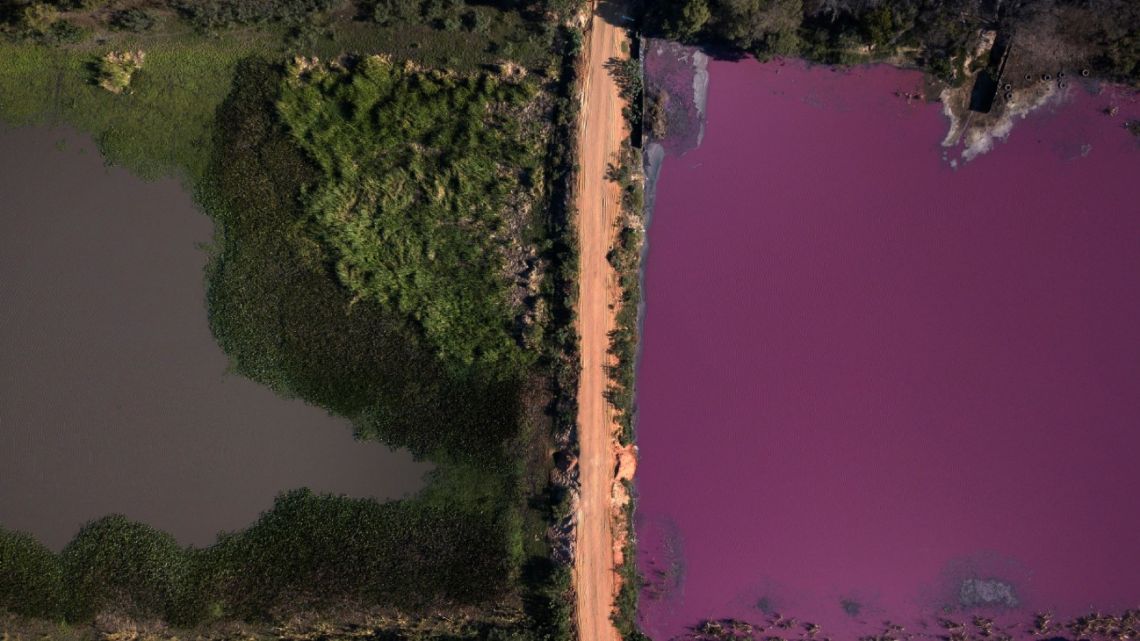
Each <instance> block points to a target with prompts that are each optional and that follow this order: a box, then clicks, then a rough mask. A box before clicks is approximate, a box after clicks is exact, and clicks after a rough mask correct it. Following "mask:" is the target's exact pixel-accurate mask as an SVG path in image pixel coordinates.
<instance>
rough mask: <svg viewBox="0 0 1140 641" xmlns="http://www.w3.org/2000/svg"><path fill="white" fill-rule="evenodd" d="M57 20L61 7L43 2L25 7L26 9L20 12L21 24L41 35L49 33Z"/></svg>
mask: <svg viewBox="0 0 1140 641" xmlns="http://www.w3.org/2000/svg"><path fill="white" fill-rule="evenodd" d="M57 20H59V9H56V8H55V7H53V6H51V5H48V4H44V3H42V2H36V3H33V4H30V5H28V6H26V7H24V11H23V12H22V13H21V14H20V26H22V27H24V28H25V29H27V30H28V31H31V32H32V33H35V34H39V35H45V34H47V33H48V31H49V30H50V29H51V26H52V25H53V24H55V22H56V21H57Z"/></svg>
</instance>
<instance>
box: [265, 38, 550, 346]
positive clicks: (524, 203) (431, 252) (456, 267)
mask: <svg viewBox="0 0 1140 641" xmlns="http://www.w3.org/2000/svg"><path fill="white" fill-rule="evenodd" d="M291 74H292V76H293V78H292V81H291V82H289V83H288V85H287V89H286V90H285V91H284V92H283V93H282V97H281V100H280V102H279V103H278V108H279V110H280V112H281V114H282V116H283V119H284V121H285V123H286V126H287V127H288V129H289V132H290V134H291V135H292V136H293V138H294V140H295V141H296V143H297V145H298V147H300V148H301V149H302V150H303V151H304V153H305V154H306V156H308V157H309V158H311V159H312V160H313V161H314V162H315V164H316V165H317V167H318V171H319V173H320V176H321V178H320V179H318V180H316V181H314V182H313V183H311V185H310V188H309V190H308V191H307V192H306V193H305V194H304V196H303V199H304V201H305V211H306V215H307V217H308V221H307V222H308V224H310V225H311V226H312V227H313V231H312V232H311V235H312V236H313V237H315V238H317V239H319V240H320V242H321V244H322V249H323V250H324V251H325V252H327V253H328V255H329V258H328V259H326V258H325V257H324V256H314V257H313V260H315V261H318V262H324V261H325V260H328V262H330V263H331V264H332V265H333V266H334V269H335V271H336V274H337V276H338V278H339V279H340V281H341V283H342V284H343V285H344V286H345V287H346V288H347V289H348V291H349V292H350V293H351V294H352V296H353V298H354V299H355V300H364V299H367V300H375V301H377V302H379V303H382V304H385V305H386V306H387V307H389V308H392V309H396V310H398V311H399V312H400V313H401V314H404V315H407V316H409V317H410V318H412V319H414V321H415V322H416V323H417V324H418V325H419V327H420V328H421V329H422V330H423V332H424V335H425V337H426V340H427V342H428V343H429V344H430V345H431V346H432V347H433V349H435V350H436V351H437V352H438V353H439V355H440V357H441V358H442V359H443V360H444V361H445V362H447V363H449V364H451V363H454V364H458V365H461V366H464V367H466V366H470V365H473V364H475V363H476V362H478V363H479V364H481V365H482V364H486V365H495V366H499V367H515V366H518V365H522V364H525V363H526V362H527V361H528V360H529V358H528V357H526V356H524V355H523V354H522V353H521V350H520V347H519V345H518V344H517V342H516V339H515V337H514V336H513V335H512V327H513V326H514V325H515V317H516V316H517V315H519V313H520V312H521V311H522V310H516V309H512V305H511V301H510V297H511V293H512V292H511V291H510V289H511V287H510V284H511V283H510V280H508V279H507V278H505V277H504V276H505V274H506V275H514V274H521V272H522V271H523V270H524V269H526V268H527V265H526V264H525V258H526V257H525V256H522V255H516V254H518V252H520V251H522V248H521V247H520V246H519V244H518V237H517V235H515V234H512V233H510V232H511V229H512V228H513V229H520V228H525V227H526V226H527V224H528V223H529V221H528V220H527V219H526V216H527V213H528V209H529V207H530V206H531V205H532V203H531V202H530V198H529V197H528V195H529V192H530V190H536V191H539V192H541V190H542V182H543V180H544V177H543V174H542V160H543V151H544V150H543V148H542V146H541V141H542V139H541V137H540V136H539V135H538V133H539V132H537V131H534V132H531V133H532V135H531V136H529V137H528V136H527V135H526V133H524V131H523V128H522V126H521V123H522V122H523V119H521V118H520V117H519V115H520V114H521V113H523V112H524V111H525V110H526V108H527V105H528V104H533V103H534V101H535V97H536V94H537V87H536V86H535V85H534V84H533V83H526V82H514V81H512V80H511V79H510V78H509V77H503V76H502V75H500V76H492V75H490V74H487V73H482V74H478V75H472V76H467V77H462V76H457V75H454V74H447V73H441V72H422V71H418V70H416V69H414V68H412V67H410V66H398V65H393V64H391V63H390V62H388V61H386V60H384V59H382V58H380V57H370V58H366V59H364V60H361V61H360V62H359V63H357V64H356V65H355V68H354V69H353V70H352V71H351V72H350V71H348V70H347V69H344V68H341V67H334V68H332V69H325V68H321V67H318V68H309V67H307V66H305V65H302V64H295V65H293V67H292V69H291ZM528 138H529V139H528ZM512 218H514V219H513V220H512Z"/></svg>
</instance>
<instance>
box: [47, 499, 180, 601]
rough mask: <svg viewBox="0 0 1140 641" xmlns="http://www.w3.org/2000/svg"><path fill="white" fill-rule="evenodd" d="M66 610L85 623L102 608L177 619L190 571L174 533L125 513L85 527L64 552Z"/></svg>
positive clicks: (63, 597) (62, 562) (62, 554)
mask: <svg viewBox="0 0 1140 641" xmlns="http://www.w3.org/2000/svg"><path fill="white" fill-rule="evenodd" d="M60 560H61V564H62V566H63V576H64V580H63V582H62V585H63V586H66V587H65V589H64V590H63V594H62V595H61V596H62V598H61V599H60V600H61V601H63V602H64V603H65V607H64V612H65V613H66V615H67V617H68V618H69V619H71V620H77V621H82V620H85V619H88V618H90V617H92V616H94V615H95V613H96V612H98V611H99V610H101V609H105V608H115V609H121V610H122V611H125V612H127V613H129V614H131V615H134V616H138V617H153V616H165V617H172V616H173V615H174V614H175V612H176V610H175V608H176V607H177V606H178V604H179V601H180V599H182V598H184V594H183V593H184V592H185V590H184V589H183V586H184V584H185V582H186V577H187V571H188V569H189V556H188V554H187V552H186V551H185V550H183V549H182V548H181V547H180V546H179V545H178V543H177V542H176V541H175V540H174V537H172V536H170V535H169V534H166V533H164V532H159V531H158V530H155V529H154V528H151V527H149V526H147V525H143V524H141V523H134V522H132V521H128V520H127V519H126V518H125V517H123V516H121V515H112V516H107V517H104V518H101V519H98V520H96V521H92V522H91V523H88V524H87V525H85V526H84V527H83V528H82V529H81V530H79V533H78V534H76V535H75V538H73V539H72V540H71V543H69V544H68V545H67V547H65V548H64V550H63V552H62V553H61V554H60Z"/></svg>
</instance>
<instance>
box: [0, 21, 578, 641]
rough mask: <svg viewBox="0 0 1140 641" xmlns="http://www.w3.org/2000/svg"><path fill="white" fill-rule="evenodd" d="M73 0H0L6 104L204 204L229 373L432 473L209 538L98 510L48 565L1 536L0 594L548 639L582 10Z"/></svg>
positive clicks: (569, 406) (568, 384) (293, 503)
mask: <svg viewBox="0 0 1140 641" xmlns="http://www.w3.org/2000/svg"><path fill="white" fill-rule="evenodd" d="M96 4H99V5H100V6H98V7H96V6H94V5H90V4H85V3H81V2H73V1H71V0H60V1H58V2H49V3H44V4H43V6H42V7H40V8H38V9H36V10H35V11H36V12H37V13H36V14H35V15H32V16H30V17H31V18H32V20H31V21H29V20H28V19H27V18H28V16H25V15H24V11H23V9H25V8H26V7H27V6H28V5H27V3H25V2H23V1H22V0H0V56H2V58H0V59H2V60H3V61H4V62H2V63H0V122H5V123H19V124H34V123H42V122H62V123H67V124H70V125H73V126H75V127H77V128H79V129H81V130H84V131H88V132H91V133H92V134H93V135H94V136H95V139H96V140H97V141H98V144H99V146H100V149H101V151H102V152H103V154H104V155H105V157H106V158H107V160H108V162H110V163H113V164H119V165H123V166H126V167H128V168H130V169H132V170H133V171H135V172H137V173H139V174H140V175H143V176H145V177H158V176H164V175H177V176H180V177H182V178H183V179H184V180H185V181H186V182H187V183H188V184H189V186H191V187H192V188H193V189H194V192H195V195H196V198H197V199H198V202H199V203H200V204H201V206H202V207H203V209H204V210H205V211H206V213H207V214H208V215H209V216H210V217H211V218H212V219H213V220H214V222H215V229H216V234H215V240H214V242H213V244H212V247H211V248H210V263H209V266H208V268H207V284H208V292H207V297H208V300H207V303H208V313H209V320H210V325H211V329H212V331H213V332H214V335H215V337H216V339H217V340H218V342H219V344H220V345H221V347H222V348H223V350H224V351H225V352H226V353H227V355H228V356H229V357H230V359H231V362H232V367H233V369H234V370H236V371H237V372H239V373H241V374H243V375H245V376H247V377H249V378H251V379H253V380H256V381H259V382H261V383H263V384H266V385H267V386H269V387H271V388H273V389H274V390H276V391H277V392H279V393H281V394H283V395H287V396H294V397H300V398H303V399H305V400H306V401H308V402H310V403H313V404H316V405H319V406H321V407H324V408H327V409H329V410H330V411H332V412H334V413H336V414H338V415H341V416H345V417H347V418H349V419H350V420H351V421H352V422H353V423H354V425H355V428H356V431H357V434H358V435H359V436H360V437H362V438H375V439H380V440H382V441H384V442H385V443H387V444H389V445H391V446H393V447H407V448H409V449H410V450H411V451H412V452H413V453H414V454H415V455H417V456H419V457H426V458H430V459H431V460H432V461H433V462H434V463H436V465H437V469H436V472H435V473H434V474H433V477H432V479H431V483H430V484H429V486H428V487H427V488H426V489H425V490H424V491H423V492H422V493H421V494H420V495H418V496H416V497H414V498H412V499H408V500H405V501H399V502H391V503H383V504H381V503H377V502H375V501H366V500H353V499H347V498H343V497H331V496H315V495H313V494H311V493H309V492H306V491H295V492H287V493H285V494H283V495H282V496H280V497H279V498H278V500H277V502H276V503H275V505H274V507H273V508H272V509H271V510H269V511H267V512H266V513H265V514H263V515H262V517H261V519H260V520H258V522H256V523H255V524H253V525H252V526H251V527H249V528H248V529H246V530H243V531H239V532H233V533H227V534H224V535H222V536H221V537H220V538H219V540H218V542H217V543H216V544H214V545H212V546H210V547H208V548H206V549H187V548H183V547H181V546H178V545H177V544H176V543H175V542H174V541H173V540H172V539H171V538H170V537H169V536H168V535H166V534H164V533H161V532H158V531H155V530H153V529H151V528H149V527H147V526H145V525H143V524H139V523H133V522H131V521H128V520H126V519H124V518H123V517H120V516H111V517H106V518H104V519H100V520H97V521H94V522H92V523H90V524H88V525H87V526H86V527H85V528H84V529H83V530H82V532H80V534H79V535H77V537H76V538H75V540H73V541H72V543H71V544H70V545H69V546H68V547H67V548H66V549H65V550H64V552H63V553H61V554H52V553H51V552H50V551H48V550H45V549H43V548H42V546H39V544H38V543H36V542H35V541H34V540H32V539H31V538H29V537H26V536H24V535H21V534H17V533H10V532H5V531H2V530H0V562H2V563H3V566H2V567H3V573H2V574H0V611H7V612H10V613H15V614H20V615H27V616H37V617H47V618H50V619H56V620H66V621H68V622H71V623H74V624H83V623H86V622H88V621H90V620H91V618H92V617H93V616H96V615H99V614H102V613H106V612H115V613H119V614H122V615H123V616H128V617H135V618H137V619H139V620H143V619H147V618H157V619H161V620H165V621H167V622H170V623H172V624H175V625H180V626H200V625H207V624H210V622H217V621H228V620H231V619H245V620H264V619H268V618H273V619H275V620H276V619H277V618H278V617H283V616H289V615H290V614H291V613H294V612H298V611H302V610H305V609H310V608H312V609H317V610H320V609H329V610H332V609H335V608H341V607H345V606H346V605H353V606H358V607H361V608H384V609H385V611H386V612H390V613H391V614H392V616H393V619H391V621H394V623H389V624H385V626H384V627H382V629H383V630H386V631H387V632H388V633H395V634H396V636H402V632H401V631H402V630H404V628H403V627H402V626H411V625H417V626H418V625H420V623H414V622H416V621H420V622H422V621H424V620H426V618H430V617H432V616H433V615H434V614H435V613H439V612H445V611H446V612H448V613H456V612H459V613H462V614H461V615H460V616H458V617H457V618H456V621H461V622H462V623H456V624H455V625H451V624H450V623H449V624H447V625H442V624H441V625H436V624H431V625H428V624H424V625H425V626H426V627H418V628H416V630H417V632H415V634H423V636H424V638H430V637H431V636H432V635H434V634H440V635H445V636H447V638H457V639H458V638H480V639H499V640H506V639H515V640H522V639H532V638H534V639H537V638H542V639H565V638H569V636H570V632H571V624H570V612H569V610H568V606H567V603H568V599H567V593H568V591H569V590H570V584H569V573H568V571H567V570H566V568H565V567H563V566H560V565H559V564H557V563H555V562H553V561H552V560H551V553H550V549H549V545H548V543H547V541H546V537H545V535H546V531H547V528H548V526H549V525H551V524H552V523H554V522H555V521H556V520H557V518H558V517H559V516H561V511H562V509H563V506H564V501H565V488H561V487H555V486H552V485H551V484H550V468H551V465H552V461H551V452H553V451H554V450H556V449H558V448H559V447H560V446H561V445H560V444H561V443H562V442H563V439H564V438H565V435H567V434H568V433H569V431H570V427H571V425H572V423H573V416H574V409H575V402H574V397H573V394H574V392H575V391H576V388H577V360H576V359H577V352H576V347H577V346H576V338H575V334H574V331H573V328H572V324H571V323H572V311H571V310H572V302H573V295H574V278H575V276H574V275H575V273H576V262H575V257H576V253H575V246H574V241H573V234H572V228H571V227H570V225H569V223H568V220H569V201H568V199H567V198H566V193H567V185H568V183H569V181H570V180H571V177H572V171H573V166H574V159H573V156H572V153H571V152H572V146H571V143H570V142H569V141H571V140H572V132H571V131H570V128H571V127H572V125H573V122H574V118H575V113H576V108H577V107H576V103H575V101H573V100H572V99H571V91H570V88H571V86H572V82H573V73H572V70H573V59H572V55H574V54H576V53H577V51H578V47H580V35H579V34H577V33H576V32H574V31H572V30H569V29H567V28H564V27H561V26H559V24H560V23H561V21H562V16H565V15H568V13H569V11H570V10H571V9H572V8H573V6H574V5H575V4H576V0H575V1H558V2H534V3H520V4H517V5H516V4H510V5H505V6H493V5H487V4H478V5H476V4H472V5H466V4H464V3H412V4H415V5H416V6H415V7H414V11H409V12H407V13H406V14H398V15H392V16H388V17H383V19H382V20H380V21H373V20H372V19H371V18H373V17H376V16H377V11H378V10H377V6H376V4H375V3H370V2H367V1H363V0H362V1H361V2H359V3H352V2H346V1H337V0H311V1H309V0H212V1H207V2H188V1H186V2H183V1H181V0H169V1H168V0H157V1H155V2H148V3H142V4H139V3H129V2H119V1H116V0H112V1H111V2H107V3H96ZM104 5H105V6H104ZM409 6H410V5H409ZM368 13H371V14H372V15H371V16H369V15H367V14H368ZM428 15H431V16H435V17H431V18H426V17H425V16H428ZM449 15H455V16H457V17H458V23H456V22H455V21H453V20H449V19H446V18H447V16H449ZM361 18H369V19H367V20H364V19H361ZM61 25H67V26H61ZM64 32H66V33H70V34H72V35H71V36H68V38H69V39H63V38H60V37H57V36H58V34H60V33H64ZM52 34H56V35H52ZM124 51H127V52H142V55H145V64H142V65H141V67H140V66H138V65H137V64H134V63H133V62H132V63H130V64H128V65H124V64H122V63H123V62H124V61H123V60H122V59H121V56H120V55H115V56H110V55H109V54H112V53H114V52H124ZM552 52H553V53H552ZM376 54H383V55H384V56H391V57H392V58H393V59H398V60H411V61H413V62H409V63H407V64H404V63H400V64H395V63H389V62H387V61H386V59H385V58H383V57H378V56H377V55H376ZM318 55H319V56H321V57H322V58H324V59H325V60H329V61H333V62H317V61H316V60H312V59H310V58H299V57H297V56H318ZM132 57H133V53H132ZM141 58H142V56H141V55H140V56H139V59H140V60H141ZM289 60H291V61H293V63H292V64H289V63H286V62H285V61H289ZM128 66H129V67H130V68H129V69H128V68H127V67H128ZM444 68H446V69H448V70H447V71H442V70H440V69H444ZM101 84H103V85H104V86H100V85H101ZM116 90H117V91H116ZM29 625H30V624H29ZM409 634H412V633H411V632H409Z"/></svg>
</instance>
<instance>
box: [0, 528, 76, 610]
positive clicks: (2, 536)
mask: <svg viewBox="0 0 1140 641" xmlns="http://www.w3.org/2000/svg"><path fill="white" fill-rule="evenodd" d="M62 589H63V570H62V568H61V567H60V563H59V558H58V557H57V556H56V555H54V554H52V553H51V551H50V550H48V549H47V548H45V547H44V546H43V544H41V543H40V542H39V541H37V540H35V539H34V538H32V537H30V536H28V535H26V534H21V533H19V532H9V531H7V530H2V529H0V605H2V606H3V607H5V608H7V609H8V610H10V611H12V612H15V613H17V614H23V615H26V616H36V617H49V616H53V615H55V614H56V613H57V612H58V611H59V609H60V607H61V605H62V603H61V602H60V598H59V595H60V593H61V591H62Z"/></svg>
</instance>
